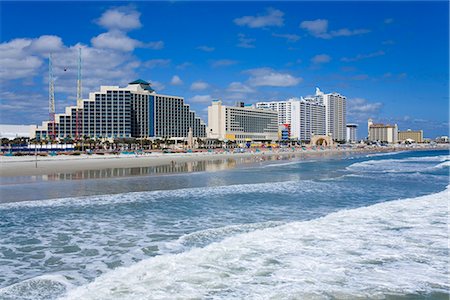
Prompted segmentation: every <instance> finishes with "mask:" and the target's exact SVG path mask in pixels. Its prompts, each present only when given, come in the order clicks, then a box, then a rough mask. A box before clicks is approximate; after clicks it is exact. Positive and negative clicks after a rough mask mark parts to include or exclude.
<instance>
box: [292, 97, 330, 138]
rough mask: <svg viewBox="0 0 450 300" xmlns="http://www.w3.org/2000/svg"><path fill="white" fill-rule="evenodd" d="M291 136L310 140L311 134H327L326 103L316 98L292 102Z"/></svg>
mask: <svg viewBox="0 0 450 300" xmlns="http://www.w3.org/2000/svg"><path fill="white" fill-rule="evenodd" d="M291 119H292V123H291V138H293V139H297V140H300V141H310V140H311V136H312V135H313V134H314V135H325V134H326V127H325V126H326V115H325V105H323V104H322V103H320V102H318V101H317V100H316V99H315V98H306V99H303V98H302V99H301V100H298V101H293V102H292V114H291Z"/></svg>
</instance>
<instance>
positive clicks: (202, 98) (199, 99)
mask: <svg viewBox="0 0 450 300" xmlns="http://www.w3.org/2000/svg"><path fill="white" fill-rule="evenodd" d="M212 100H213V98H212V97H211V95H195V96H194V97H192V98H190V102H192V103H210V102H211V101H212Z"/></svg>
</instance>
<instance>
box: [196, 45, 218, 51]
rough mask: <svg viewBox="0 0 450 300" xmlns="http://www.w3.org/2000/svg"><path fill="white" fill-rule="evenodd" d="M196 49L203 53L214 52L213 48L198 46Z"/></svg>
mask: <svg viewBox="0 0 450 300" xmlns="http://www.w3.org/2000/svg"><path fill="white" fill-rule="evenodd" d="M197 49H198V50H202V51H205V52H212V51H214V50H215V48H214V47H208V46H198V47H197Z"/></svg>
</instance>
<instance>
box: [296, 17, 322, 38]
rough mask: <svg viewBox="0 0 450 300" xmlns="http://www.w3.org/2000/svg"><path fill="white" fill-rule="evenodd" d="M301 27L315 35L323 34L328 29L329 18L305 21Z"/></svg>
mask: <svg viewBox="0 0 450 300" xmlns="http://www.w3.org/2000/svg"><path fill="white" fill-rule="evenodd" d="M300 28H302V29H305V30H307V31H308V32H309V33H310V34H312V35H314V36H321V35H322V34H324V33H326V32H327V31H328V20H323V19H317V20H314V21H303V22H301V23H300Z"/></svg>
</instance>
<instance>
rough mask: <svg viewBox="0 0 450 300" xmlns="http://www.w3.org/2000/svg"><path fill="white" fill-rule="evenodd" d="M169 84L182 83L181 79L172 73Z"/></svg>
mask: <svg viewBox="0 0 450 300" xmlns="http://www.w3.org/2000/svg"><path fill="white" fill-rule="evenodd" d="M170 84H171V85H182V84H183V80H181V78H180V76H178V75H173V76H172V79H171V80H170Z"/></svg>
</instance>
